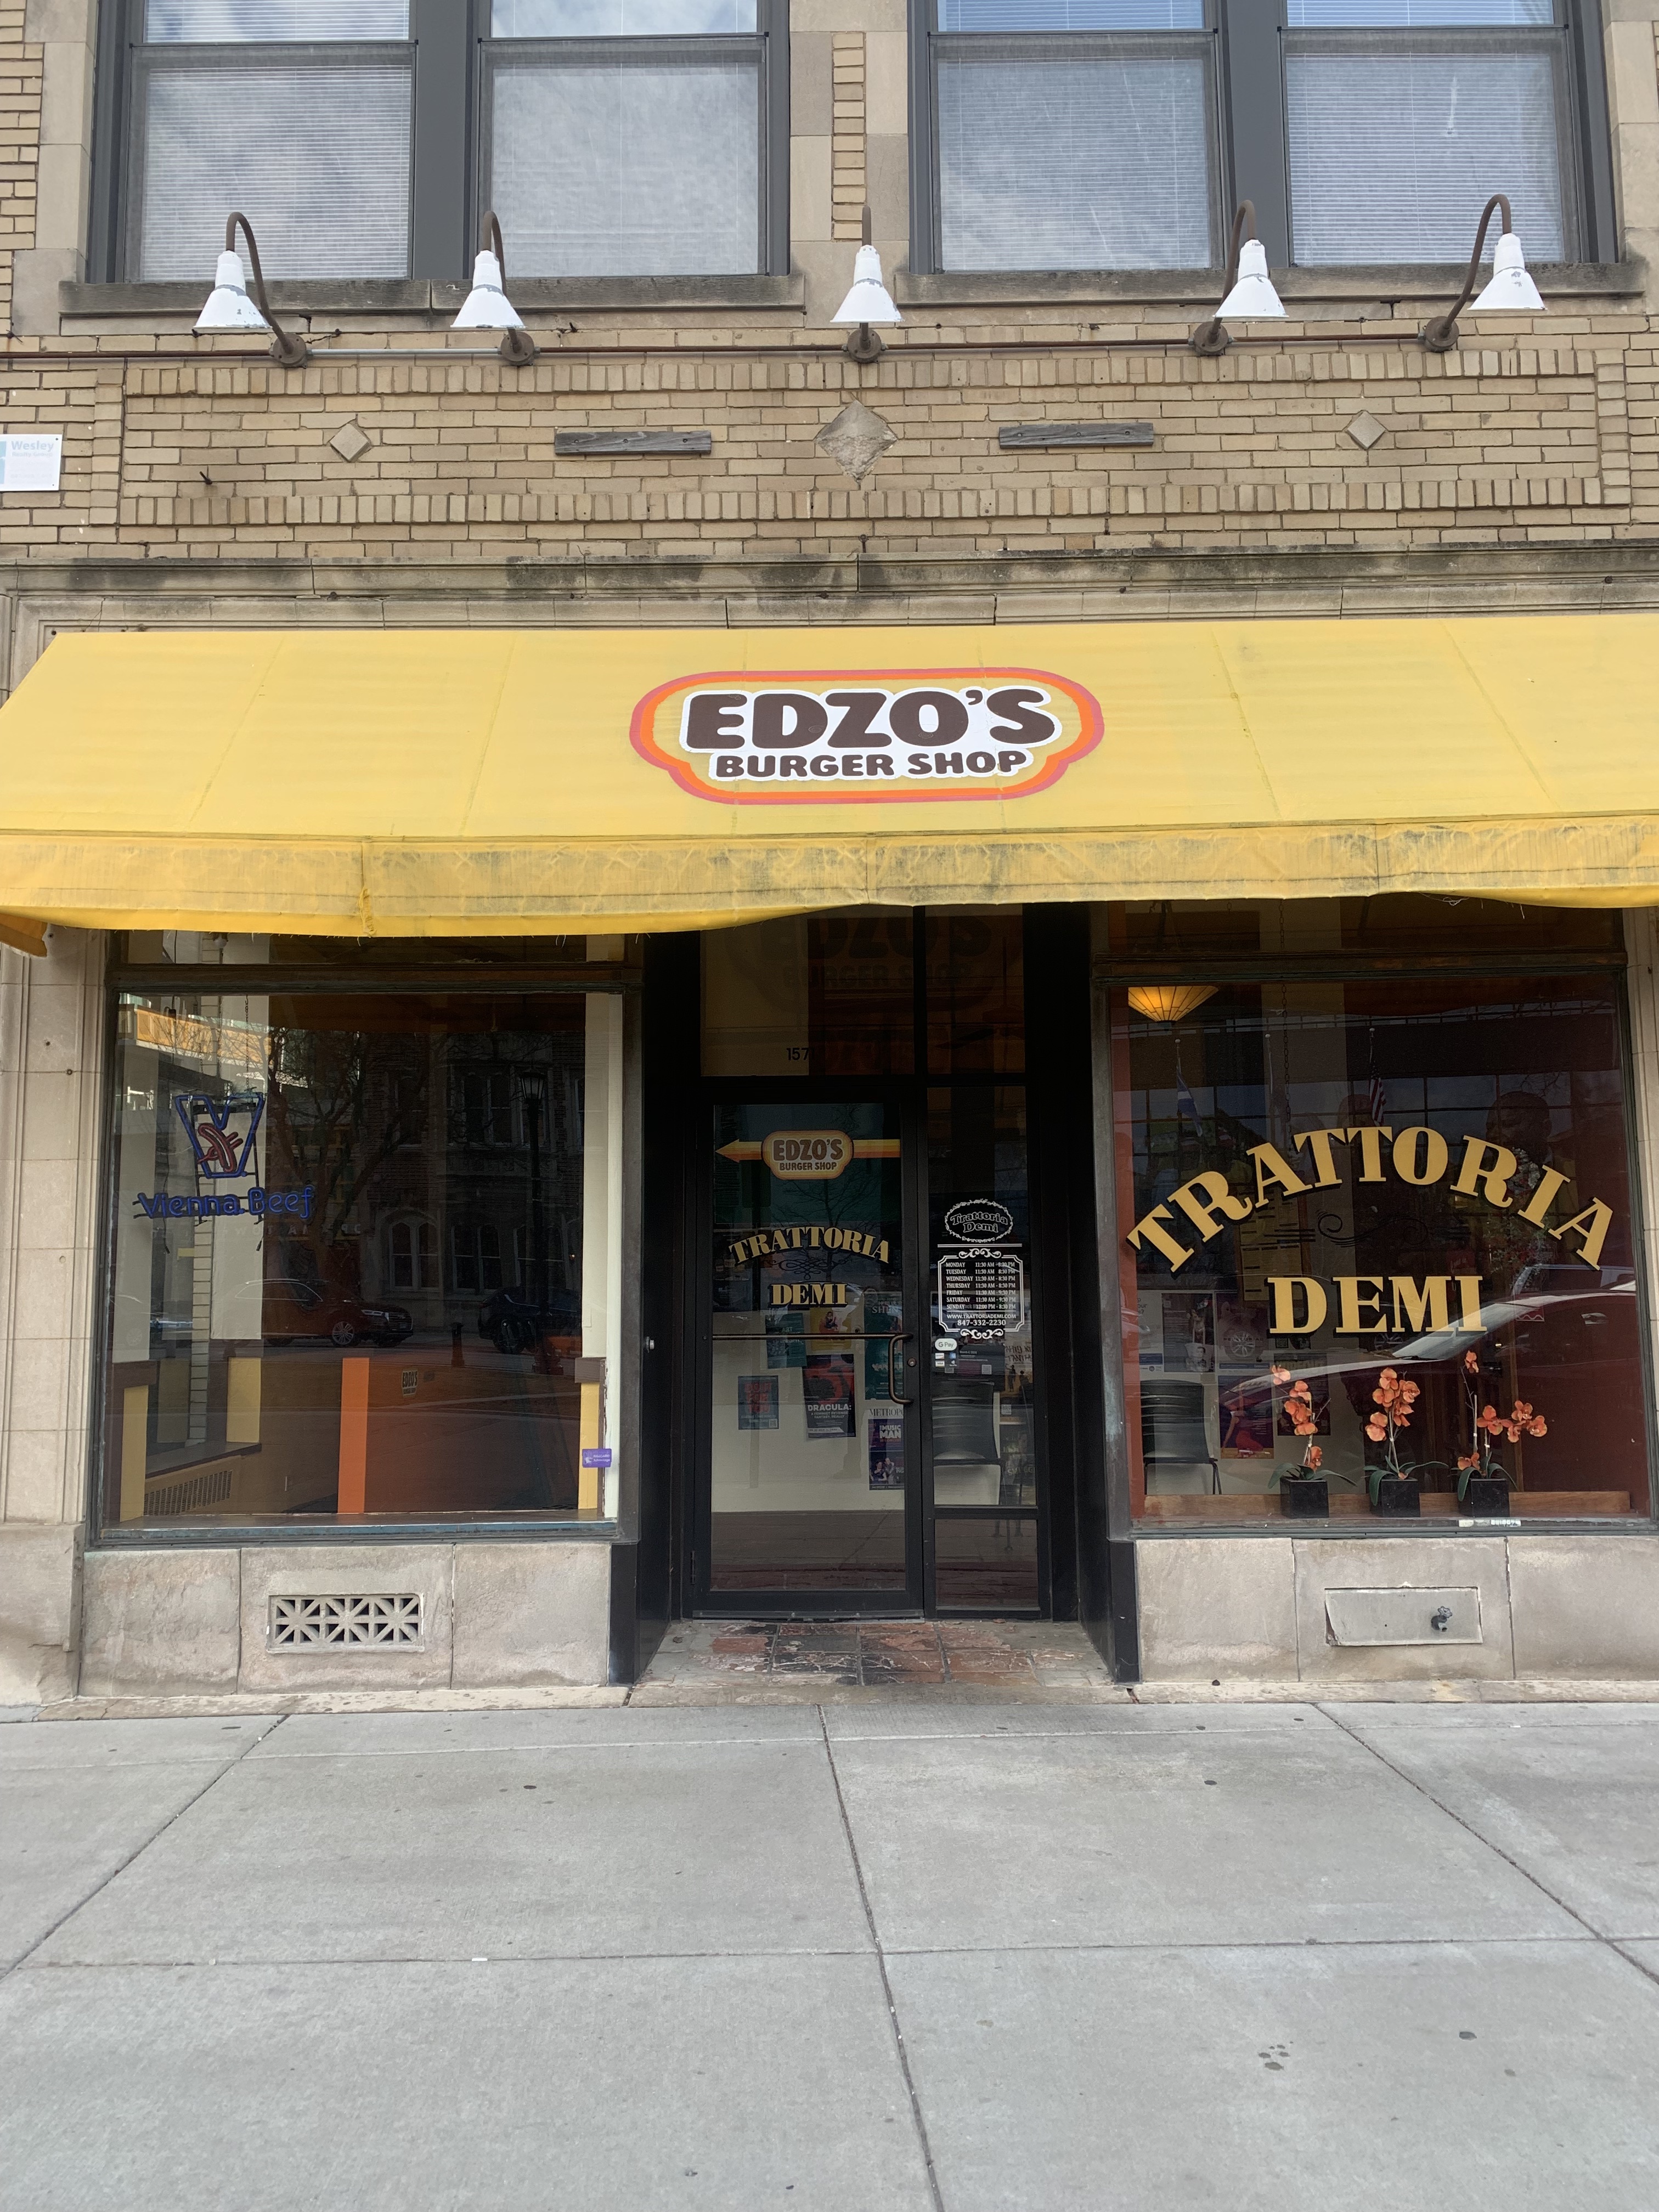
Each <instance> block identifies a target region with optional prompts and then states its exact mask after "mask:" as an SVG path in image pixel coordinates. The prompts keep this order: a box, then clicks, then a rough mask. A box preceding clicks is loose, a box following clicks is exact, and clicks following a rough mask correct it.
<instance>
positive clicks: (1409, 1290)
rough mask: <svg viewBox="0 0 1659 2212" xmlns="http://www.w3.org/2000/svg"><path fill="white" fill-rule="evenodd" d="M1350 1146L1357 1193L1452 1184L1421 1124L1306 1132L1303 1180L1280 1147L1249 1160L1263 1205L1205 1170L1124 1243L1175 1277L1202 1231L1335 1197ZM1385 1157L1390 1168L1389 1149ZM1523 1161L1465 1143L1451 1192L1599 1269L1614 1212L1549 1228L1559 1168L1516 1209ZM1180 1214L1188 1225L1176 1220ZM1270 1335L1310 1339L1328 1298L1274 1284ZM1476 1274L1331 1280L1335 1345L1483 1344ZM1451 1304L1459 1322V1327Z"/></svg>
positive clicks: (1445, 1159) (1563, 1184) (1296, 1141)
mask: <svg viewBox="0 0 1659 2212" xmlns="http://www.w3.org/2000/svg"><path fill="white" fill-rule="evenodd" d="M1339 1145H1341V1146H1346V1147H1347V1148H1348V1149H1347V1158H1348V1160H1349V1162H1350V1163H1351V1164H1354V1165H1355V1166H1356V1167H1357V1170H1358V1172H1357V1174H1356V1176H1355V1181H1356V1182H1358V1183H1361V1184H1364V1183H1377V1182H1387V1181H1388V1180H1389V1176H1390V1175H1392V1176H1395V1178H1396V1179H1397V1180H1398V1181H1399V1182H1403V1183H1407V1184H1409V1185H1410V1186H1411V1187H1412V1188H1414V1189H1419V1190H1422V1189H1426V1188H1428V1187H1429V1186H1430V1185H1431V1184H1433V1183H1437V1182H1442V1181H1443V1180H1444V1178H1445V1176H1446V1174H1447V1171H1448V1170H1449V1168H1450V1166H1451V1147H1450V1146H1449V1145H1448V1143H1447V1141H1446V1139H1445V1138H1444V1137H1443V1136H1442V1135H1441V1133H1440V1132H1439V1130H1438V1129H1431V1128H1428V1127H1425V1126H1424V1125H1422V1124H1419V1125H1418V1126H1417V1127H1413V1128H1410V1129H1401V1131H1400V1133H1399V1134H1398V1135H1395V1133H1394V1132H1393V1131H1392V1130H1389V1129H1384V1128H1380V1127H1375V1126H1372V1125H1370V1124H1367V1125H1365V1126H1364V1127H1359V1128H1352V1129H1349V1128H1344V1129H1299V1130H1297V1131H1296V1132H1295V1133H1293V1136H1292V1139H1291V1149H1292V1151H1294V1152H1297V1153H1298V1154H1305V1156H1306V1157H1305V1158H1304V1160H1303V1161H1302V1165H1303V1166H1304V1167H1305V1168H1306V1169H1307V1170H1308V1172H1307V1174H1306V1175H1304V1174H1301V1173H1299V1172H1298V1170H1297V1168H1295V1167H1293V1166H1292V1165H1291V1163H1290V1161H1289V1160H1287V1159H1286V1158H1285V1155H1284V1153H1283V1152H1280V1151H1279V1148H1278V1146H1275V1145H1252V1146H1249V1148H1248V1151H1247V1153H1246V1157H1247V1158H1249V1160H1250V1161H1251V1162H1252V1163H1253V1164H1254V1166H1255V1196H1254V1197H1253V1198H1252V1197H1250V1196H1249V1195H1247V1194H1246V1193H1244V1192H1243V1191H1237V1190H1235V1189H1234V1188H1233V1187H1232V1184H1231V1182H1229V1181H1228V1179H1227V1177H1226V1176H1225V1175H1224V1174H1222V1172H1221V1171H1220V1170H1219V1169H1218V1168H1206V1169H1205V1170H1203V1171H1202V1172H1201V1173H1200V1174H1198V1175H1195V1176H1192V1177H1191V1178H1190V1180H1189V1181H1188V1182H1184V1183H1182V1186H1181V1188H1179V1189H1178V1190H1172V1191H1171V1192H1170V1195H1169V1198H1168V1199H1167V1200H1165V1201H1164V1203H1163V1204H1162V1205H1159V1206H1153V1207H1152V1211H1151V1212H1149V1213H1146V1214H1143V1215H1142V1216H1141V1218H1140V1219H1139V1221H1137V1222H1136V1224H1135V1225H1134V1227H1133V1229H1131V1230H1130V1231H1128V1233H1127V1239H1126V1241H1127V1243H1129V1244H1130V1245H1131V1246H1132V1247H1133V1249H1134V1250H1135V1251H1137V1252H1140V1251H1144V1250H1146V1249H1147V1247H1148V1246H1150V1247H1151V1248H1152V1250H1153V1251H1155V1252H1159V1253H1162V1255H1164V1258H1165V1259H1166V1260H1167V1261H1169V1263H1170V1273H1171V1274H1176V1273H1179V1272H1180V1270H1181V1269H1182V1267H1185V1266H1186V1264H1187V1262H1188V1260H1190V1259H1191V1258H1192V1256H1193V1254H1194V1250H1195V1249H1197V1245H1196V1244H1194V1243H1183V1242H1182V1239H1183V1238H1184V1237H1191V1236H1192V1235H1193V1232H1194V1231H1196V1232H1197V1243H1198V1244H1207V1243H1210V1241H1211V1240H1212V1238H1213V1237H1218V1236H1219V1235H1220V1233H1221V1231H1222V1230H1223V1228H1224V1227H1225V1225H1226V1224H1227V1223H1228V1222H1230V1221H1246V1220H1248V1219H1249V1217H1250V1216H1251V1215H1252V1214H1253V1213H1257V1212H1261V1210H1262V1208H1263V1207H1265V1206H1279V1205H1283V1204H1284V1202H1285V1200H1286V1199H1295V1198H1300V1197H1302V1196H1303V1195H1304V1194H1305V1193H1306V1192H1308V1191H1312V1190H1330V1189H1334V1188H1336V1187H1337V1186H1338V1185H1339V1184H1340V1183H1341V1182H1342V1181H1343V1176H1342V1170H1341V1167H1340V1164H1339V1163H1338V1159H1337V1152H1336V1148H1337V1146H1339ZM1385 1145H1386V1146H1387V1147H1388V1160H1387V1163H1386V1165H1385V1164H1384V1160H1383V1147H1384V1146H1385ZM1520 1165H1521V1163H1520V1161H1519V1160H1518V1159H1517V1158H1516V1155H1515V1153H1513V1152H1511V1151H1510V1148H1509V1146H1507V1145H1499V1144H1495V1143H1494V1142H1493V1141H1492V1139H1491V1138H1489V1137H1466V1138H1465V1139H1463V1157H1462V1160H1461V1161H1460V1162H1459V1163H1458V1168H1457V1173H1456V1175H1455V1177H1454V1178H1453V1180H1452V1183H1451V1188H1452V1189H1453V1190H1455V1191H1456V1192H1458V1193H1460V1194H1462V1196H1463V1197H1465V1198H1479V1199H1481V1200H1484V1201H1485V1203H1486V1205H1488V1206H1492V1207H1493V1208H1494V1209H1496V1210H1497V1211H1498V1212H1504V1213H1512V1214H1513V1216H1514V1218H1516V1220H1517V1221H1529V1222H1531V1223H1533V1224H1534V1226H1535V1227H1537V1228H1540V1229H1541V1230H1543V1231H1544V1232H1545V1234H1546V1235H1547V1236H1549V1237H1553V1238H1554V1239H1555V1241H1556V1242H1557V1243H1561V1242H1562V1239H1563V1238H1571V1239H1572V1240H1573V1241H1572V1243H1571V1244H1564V1245H1563V1247H1562V1249H1563V1252H1564V1254H1566V1255H1570V1256H1571V1257H1572V1258H1573V1259H1576V1260H1582V1261H1583V1263H1584V1265H1585V1266H1586V1267H1596V1268H1599V1267H1600V1266H1601V1247H1602V1246H1603V1244H1604V1243H1606V1242H1607V1231H1608V1230H1609V1229H1610V1228H1611V1227H1612V1226H1613V1208H1612V1207H1611V1206H1607V1205H1606V1204H1604V1203H1603V1201H1602V1200H1601V1199H1599V1198H1593V1199H1591V1200H1590V1202H1589V1205H1588V1206H1585V1207H1584V1208H1583V1211H1582V1212H1577V1213H1575V1214H1573V1215H1572V1216H1571V1218H1569V1219H1567V1220H1565V1221H1563V1222H1560V1223H1559V1225H1557V1226H1555V1227H1554V1228H1552V1227H1551V1226H1550V1222H1549V1214H1550V1211H1551V1208H1552V1207H1553V1206H1555V1204H1556V1202H1557V1200H1559V1199H1560V1198H1561V1197H1562V1194H1563V1193H1564V1192H1566V1191H1568V1190H1570V1189H1571V1183H1570V1182H1569V1180H1568V1178H1567V1177H1566V1176H1564V1175H1563V1174H1561V1172H1560V1171H1559V1169H1556V1168H1543V1169H1541V1170H1540V1171H1539V1178H1538V1183H1537V1187H1536V1188H1534V1189H1533V1190H1532V1191H1530V1192H1527V1193H1523V1194H1522V1195H1524V1197H1525V1200H1526V1202H1525V1204H1524V1205H1519V1204H1517V1203H1516V1197H1515V1195H1514V1194H1512V1193H1511V1191H1510V1183H1511V1182H1512V1181H1513V1180H1514V1178H1515V1176H1516V1175H1517V1174H1518V1173H1519V1171H1520ZM1177 1214H1179V1216H1181V1217H1182V1218H1177ZM1266 1280H1267V1299H1268V1316H1267V1329H1268V1334H1270V1335H1273V1336H1311V1335H1312V1334H1314V1333H1315V1332H1316V1330H1318V1329H1321V1328H1323V1327H1324V1326H1325V1323H1326V1322H1327V1321H1328V1319H1329V1317H1330V1310H1331V1299H1330V1293H1329V1291H1328V1289H1327V1287H1326V1285H1325V1284H1324V1282H1322V1280H1321V1279H1320V1278H1319V1277H1318V1276H1316V1275H1269V1276H1267V1278H1266ZM1480 1280H1481V1279H1480V1276H1479V1275H1428V1276H1425V1277H1423V1278H1421V1279H1419V1278H1418V1277H1416V1276H1414V1275H1334V1276H1332V1277H1331V1279H1330V1282H1331V1286H1332V1287H1333V1288H1334V1291H1335V1292H1336V1325H1335V1332H1334V1333H1335V1334H1337V1335H1338V1336H1379V1335H1399V1334H1407V1333H1408V1332H1411V1333H1415V1332H1420V1331H1424V1330H1443V1331H1449V1332H1452V1333H1455V1334H1458V1335H1469V1336H1473V1335H1478V1334H1480V1330H1481V1328H1483V1327H1484V1325H1485V1324H1484V1323H1483V1322H1482V1320H1481V1317H1480V1303H1481V1301H1480ZM1454 1305H1455V1318H1454Z"/></svg>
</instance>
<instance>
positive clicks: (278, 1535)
mask: <svg viewBox="0 0 1659 2212" xmlns="http://www.w3.org/2000/svg"><path fill="white" fill-rule="evenodd" d="M629 1541H632V1539H631V1538H630V1537H628V1536H626V1535H625V1534H624V1533H623V1526H622V1523H621V1522H619V1521H617V1520H616V1519H614V1518H613V1519H605V1520H602V1519H601V1518H600V1517H599V1515H598V1514H597V1513H592V1512H590V1513H587V1514H586V1515H581V1516H578V1515H577V1514H575V1513H571V1514H567V1515H565V1516H562V1518H559V1519H552V1520H545V1521H533V1522H532V1521H519V1520H513V1521H471V1522H459V1521H444V1520H432V1521H398V1522H382V1521H380V1520H365V1521H361V1522H352V1523H351V1524H350V1526H349V1527H343V1526H340V1525H338V1524H335V1523H319V1522H311V1523H310V1524H308V1525H307V1523H305V1522H298V1521H292V1522H271V1521H235V1522H222V1523H219V1524H213V1523H210V1522H201V1521H191V1522H185V1521H180V1522H176V1523H174V1524H173V1525H172V1526H170V1527H169V1526H165V1525H163V1524H162V1523H161V1522H155V1523H153V1524H152V1525H150V1526H149V1527H148V1528H139V1527H137V1526H132V1525H129V1526H125V1527H124V1526H121V1525H116V1526H113V1527H111V1528H101V1529H100V1530H99V1532H98V1534H96V1535H95V1536H88V1539H87V1549H88V1551H89V1552H204V1551H206V1552H230V1551H235V1552H245V1551H250V1550H254V1549H258V1548H260V1547H264V1548H265V1549H270V1548H272V1547H276V1548H280V1549H282V1550H284V1551H287V1550H289V1549H291V1548H293V1547H295V1546H304V1547H309V1546H313V1545H315V1546H316V1547H318V1548H319V1549H321V1550H329V1549H332V1548H333V1547H337V1546H342V1545H343V1546H346V1547H350V1546H352V1545H354V1544H355V1545H362V1544H469V1543H471V1544H511V1543H536V1544H554V1543H563V1544H568V1543H577V1544H584V1543H588V1544H591V1543H599V1544H619V1543H623V1542H629Z"/></svg>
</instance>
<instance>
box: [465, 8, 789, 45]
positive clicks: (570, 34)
mask: <svg viewBox="0 0 1659 2212" xmlns="http://www.w3.org/2000/svg"><path fill="white" fill-rule="evenodd" d="M756 4H757V0H493V5H492V7H491V9H490V16H489V28H490V32H491V34H492V35H493V36H494V37H495V38H498V39H672V38H685V37H687V36H690V37H696V38H701V37H711V36H712V37H721V36H724V37H726V38H732V37H742V36H744V35H745V34H746V33H750V32H752V31H754V30H755V29H756V27H757V23H756V15H755V10H756Z"/></svg>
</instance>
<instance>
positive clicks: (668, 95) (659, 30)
mask: <svg viewBox="0 0 1659 2212" xmlns="http://www.w3.org/2000/svg"><path fill="white" fill-rule="evenodd" d="M490 29H491V33H492V38H491V41H490V45H489V52H488V57H487V63H486V84H485V97H486V116H487V125H486V131H487V148H486V157H485V158H486V186H485V191H486V197H487V198H488V199H489V204H491V205H492V206H493V207H494V209H495V212H496V214H497V215H498V216H500V217H501V228H502V230H503V233H504V234H506V235H507V237H508V238H509V239H511V240H512V241H513V244H512V257H513V266H514V268H515V269H516V270H520V271H521V272H522V273H523V274H525V275H526V276H723V275H752V274H754V273H755V272H756V271H757V270H759V269H761V268H762V267H763V252H764V248H763V238H764V216H763V179H764V176H765V172H766V159H765V154H766V120H767V100H766V68H767V52H766V47H767V41H766V38H765V36H764V33H763V25H762V21H761V19H760V15H759V11H758V7H757V0H493V4H492V9H491V21H490Z"/></svg>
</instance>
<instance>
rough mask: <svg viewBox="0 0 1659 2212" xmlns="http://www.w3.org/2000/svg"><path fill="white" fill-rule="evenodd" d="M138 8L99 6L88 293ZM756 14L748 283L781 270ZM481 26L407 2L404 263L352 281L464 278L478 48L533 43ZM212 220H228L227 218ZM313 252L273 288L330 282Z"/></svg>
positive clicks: (783, 247)
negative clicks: (409, 116) (409, 100)
mask: <svg viewBox="0 0 1659 2212" xmlns="http://www.w3.org/2000/svg"><path fill="white" fill-rule="evenodd" d="M143 4H144V0H106V3H105V5H104V7H103V8H102V9H101V10H100V16H99V24H98V52H97V76H96V84H95V89H94V137H93V173H92V193H91V216H90V222H89V233H88V242H87V244H88V251H87V276H88V282H90V283H94V284H111V283H125V282H126V281H128V271H129V270H130V269H131V266H132V261H133V256H132V254H131V252H130V248H129V233H130V230H131V220H132V215H133V198H134V195H133V191H132V188H131V176H132V173H133V161H134V154H135V150H136V149H135V147H134V144H133V127H134V118H135V112H136V110H137V96H136V93H137V76H138V72H139V70H140V68H141V67H142V65H143V64H142V63H141V62H140V60H139V58H138V56H139V54H140V52H141V51H142V48H143V40H142V39H141V38H140V37H139V35H138V33H139V31H140V29H141V27H142V22H143ZM489 17H490V6H489V0H410V39H409V45H410V48H412V51H413V67H414V80H415V90H414V119H413V127H412V131H411V143H410V251H409V266H408V269H407V271H406V272H405V274H404V276H401V277H392V278H389V279H373V278H371V279H368V280H364V281H367V282H370V283H376V282H387V283H404V282H408V281H410V279H413V280H416V281H417V282H418V281H422V280H429V281H432V282H437V283H461V282H464V281H465V278H466V277H467V276H469V275H470V274H471V267H472V254H473V252H474V250H475V248H476V246H477V236H478V226H479V223H480V222H481V221H482V219H483V215H484V213H485V212H486V210H485V209H484V205H483V189H484V185H483V179H484V167H485V159H484V156H485V143H484V129H483V110H484V97H485V88H486V83H487V78H488V52H487V50H488V49H489V47H491V46H521V45H528V44H537V43H540V42H539V41H524V40H492V39H491V37H490V35H489ZM756 20H757V32H756V34H755V35H756V36H757V38H758V40H759V41H760V46H761V64H760V67H761V117H760V127H761V158H760V193H761V209H760V222H759V225H758V234H757V245H758V249H759V251H758V257H757V259H758V265H757V269H756V270H753V271H747V272H744V276H741V277H739V278H738V279H737V280H736V281H739V282H741V281H745V280H746V278H747V277H748V276H757V275H758V276H787V274H788V273H789V17H788V0H757V19H756ZM572 43H577V44H580V43H583V42H581V41H574V42H572ZM587 43H592V42H587ZM606 43H613V42H606ZM614 43H616V44H619V45H620V44H625V43H628V42H627V41H623V40H617V41H615V42H614ZM653 43H656V42H653ZM399 50H400V49H399V48H398V47H397V46H391V47H388V46H385V45H384V44H383V43H382V44H380V45H371V44H369V43H368V42H359V41H352V40H342V41H341V42H340V51H341V52H343V53H347V52H358V51H363V52H398V51H399ZM212 51H214V52H223V51H226V50H225V49H223V48H214V49H212ZM321 51H322V49H321V48H319V46H317V45H316V44H315V43H314V42H312V43H310V44H307V45H302V44H301V42H300V41H295V52H309V53H313V54H314V53H318V52H321ZM224 212H225V213H226V214H227V215H228V214H229V213H230V210H229V209H228V208H227V209H226V210H224ZM506 243H507V267H508V273H509V276H511V273H512V267H513V263H512V253H513V241H512V240H511V239H510V238H509V239H508V240H507V241H506ZM318 255H319V264H318V267H317V269H316V270H315V271H313V272H312V273H311V275H309V276H303V277H297V278H289V279H287V280H285V281H286V282H288V283H312V282H316V283H323V282H328V281H332V280H331V279H330V276H329V271H328V269H327V266H326V262H327V256H328V242H327V241H326V240H319V244H318ZM212 274H213V272H212V270H210V269H204V270H203V272H202V281H203V283H204V287H205V286H206V284H207V283H209V282H210V280H211V277H212ZM610 274H611V272H609V271H596V272H595V273H594V276H592V278H591V279H583V280H580V281H583V282H594V283H603V282H605V281H606V279H607V277H608V276H609V275H610ZM702 276H708V277H709V281H711V282H713V283H720V281H722V280H721V278H720V276H719V275H718V274H711V272H708V271H703V270H686V271H684V274H683V276H681V277H680V278H678V279H676V280H665V281H688V280H692V281H695V280H696V279H697V278H699V277H702ZM204 296H205V291H204Z"/></svg>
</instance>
